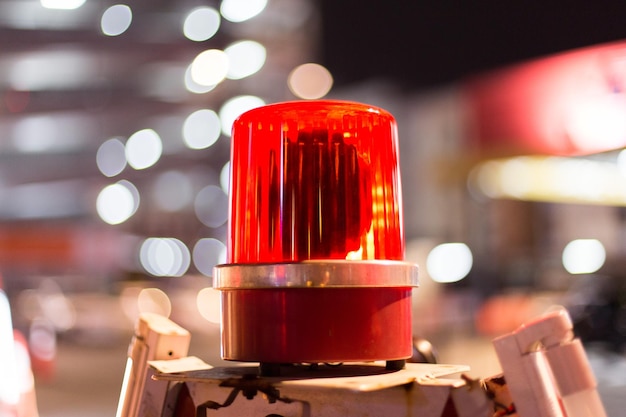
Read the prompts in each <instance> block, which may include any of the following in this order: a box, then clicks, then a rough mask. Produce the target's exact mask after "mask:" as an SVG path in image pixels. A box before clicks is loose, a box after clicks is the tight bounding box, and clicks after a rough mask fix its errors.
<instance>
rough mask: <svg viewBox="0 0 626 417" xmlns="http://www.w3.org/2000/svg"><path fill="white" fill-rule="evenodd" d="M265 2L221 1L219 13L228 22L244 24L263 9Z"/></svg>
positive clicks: (256, 0) (254, 0)
mask: <svg viewBox="0 0 626 417" xmlns="http://www.w3.org/2000/svg"><path fill="white" fill-rule="evenodd" d="M265 6H267V0H223V1H222V4H221V6H220V13H221V14H222V16H224V19H226V20H228V21H230V22H235V23H238V22H244V21H246V20H249V19H252V18H253V17H255V16H257V15H258V14H259V13H261V12H262V11H263V9H265Z"/></svg>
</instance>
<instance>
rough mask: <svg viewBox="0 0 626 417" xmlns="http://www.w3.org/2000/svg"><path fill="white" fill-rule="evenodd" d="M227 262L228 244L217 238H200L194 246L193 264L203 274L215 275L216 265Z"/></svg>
mask: <svg viewBox="0 0 626 417" xmlns="http://www.w3.org/2000/svg"><path fill="white" fill-rule="evenodd" d="M225 262H226V245H224V244H223V243H222V242H221V241H219V240H217V239H213V238H204V239H200V240H199V241H198V242H197V243H196V244H195V246H194V247H193V264H194V265H195V267H196V269H197V270H198V271H200V273H201V274H202V275H206V276H207V277H211V276H213V268H214V267H215V265H219V264H223V263H225Z"/></svg>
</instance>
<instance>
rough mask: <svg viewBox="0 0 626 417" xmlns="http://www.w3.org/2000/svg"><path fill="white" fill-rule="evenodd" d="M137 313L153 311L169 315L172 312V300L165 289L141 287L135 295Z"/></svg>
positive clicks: (165, 315)
mask: <svg viewBox="0 0 626 417" xmlns="http://www.w3.org/2000/svg"><path fill="white" fill-rule="evenodd" d="M137 309H138V312H139V313H155V314H160V315H161V316H164V317H169V316H170V314H171V313H172V302H171V300H170V298H169V297H168V296H167V294H166V293H165V291H163V290H161V289H159V288H143V289H141V290H140V291H139V294H138V296H137Z"/></svg>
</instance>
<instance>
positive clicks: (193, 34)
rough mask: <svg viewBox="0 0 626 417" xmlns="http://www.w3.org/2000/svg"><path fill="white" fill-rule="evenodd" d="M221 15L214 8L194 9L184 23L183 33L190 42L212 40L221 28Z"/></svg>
mask: <svg viewBox="0 0 626 417" xmlns="http://www.w3.org/2000/svg"><path fill="white" fill-rule="evenodd" d="M220 21H221V18H220V14H219V12H218V11H217V10H215V9H214V8H212V7H197V8H195V9H193V10H192V11H191V12H189V14H188V15H187V17H186V18H185V21H184V23H183V33H184V35H185V37H186V38H187V39H189V40H192V41H196V42H202V41H206V40H208V39H211V38H212V37H213V36H214V35H215V34H216V33H217V31H218V30H219V28H220Z"/></svg>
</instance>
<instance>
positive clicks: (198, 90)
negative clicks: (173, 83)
mask: <svg viewBox="0 0 626 417" xmlns="http://www.w3.org/2000/svg"><path fill="white" fill-rule="evenodd" d="M191 65H192V64H189V66H188V67H187V70H186V71H185V88H186V89H187V91H189V92H190V93H194V94H204V93H208V92H209V91H212V90H213V89H215V87H217V84H214V85H201V84H198V83H197V82H195V81H194V80H193V78H192V77H191Z"/></svg>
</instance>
